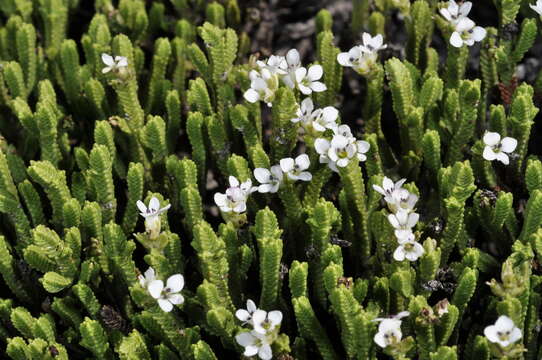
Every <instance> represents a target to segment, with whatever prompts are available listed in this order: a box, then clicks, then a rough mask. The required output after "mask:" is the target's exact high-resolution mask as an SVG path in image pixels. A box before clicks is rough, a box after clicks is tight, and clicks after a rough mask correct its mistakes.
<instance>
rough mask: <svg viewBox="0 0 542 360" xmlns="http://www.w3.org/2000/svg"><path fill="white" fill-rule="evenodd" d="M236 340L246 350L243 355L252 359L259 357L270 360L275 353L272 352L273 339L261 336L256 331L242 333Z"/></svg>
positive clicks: (264, 335)
mask: <svg viewBox="0 0 542 360" xmlns="http://www.w3.org/2000/svg"><path fill="white" fill-rule="evenodd" d="M235 340H236V341H237V343H238V344H239V345H241V346H242V347H244V348H245V352H244V353H243V355H245V356H247V357H251V356H254V355H256V354H257V355H258V357H259V358H260V359H262V360H269V359H271V358H272V357H273V351H272V350H271V344H272V342H273V341H272V340H274V339H273V337H272V336H269V335H266V334H260V333H258V332H256V331H254V330H252V331H250V332H242V333H240V334H238V335H236V336H235Z"/></svg>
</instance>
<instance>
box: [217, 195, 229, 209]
mask: <svg viewBox="0 0 542 360" xmlns="http://www.w3.org/2000/svg"><path fill="white" fill-rule="evenodd" d="M214 199H215V204H216V205H217V206H225V205H226V203H227V202H228V197H227V196H226V194H222V193H215V196H214Z"/></svg>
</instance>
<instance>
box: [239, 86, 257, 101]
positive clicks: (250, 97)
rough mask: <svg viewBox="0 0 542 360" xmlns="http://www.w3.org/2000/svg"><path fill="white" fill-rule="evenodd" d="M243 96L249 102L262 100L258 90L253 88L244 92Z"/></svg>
mask: <svg viewBox="0 0 542 360" xmlns="http://www.w3.org/2000/svg"><path fill="white" fill-rule="evenodd" d="M243 97H244V98H245V100H246V101H248V102H249V103H255V102H257V101H258V100H260V94H259V93H258V92H257V91H256V90H254V89H252V88H250V89H248V90H247V91H245V93H244V94H243Z"/></svg>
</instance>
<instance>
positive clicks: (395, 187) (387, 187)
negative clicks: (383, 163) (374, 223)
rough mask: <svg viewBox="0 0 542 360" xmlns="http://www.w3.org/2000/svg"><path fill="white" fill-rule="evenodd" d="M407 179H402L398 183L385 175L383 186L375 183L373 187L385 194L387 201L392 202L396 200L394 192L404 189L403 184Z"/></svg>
mask: <svg viewBox="0 0 542 360" xmlns="http://www.w3.org/2000/svg"><path fill="white" fill-rule="evenodd" d="M405 181H406V179H401V180H399V181H397V182H396V183H394V182H393V180H392V179H390V178H388V177H386V176H384V180H383V181H382V186H378V185H373V189H374V190H375V191H376V192H378V193H379V194H381V195H384V201H386V202H387V203H392V202H394V201H395V199H394V198H393V194H395V193H396V192H398V191H399V190H401V189H403V188H402V186H403V184H404V183H405Z"/></svg>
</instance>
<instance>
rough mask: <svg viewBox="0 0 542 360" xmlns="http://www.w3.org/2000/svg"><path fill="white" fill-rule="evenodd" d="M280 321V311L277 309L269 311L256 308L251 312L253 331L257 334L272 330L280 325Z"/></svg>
mask: <svg viewBox="0 0 542 360" xmlns="http://www.w3.org/2000/svg"><path fill="white" fill-rule="evenodd" d="M281 322H282V312H281V311H279V310H274V311H270V312H269V313H268V312H267V311H265V310H260V309H257V310H256V311H254V312H253V313H252V325H253V326H254V331H255V332H257V333H259V334H266V333H268V332H272V331H273V330H275V328H277V327H279V326H280V323H281Z"/></svg>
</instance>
